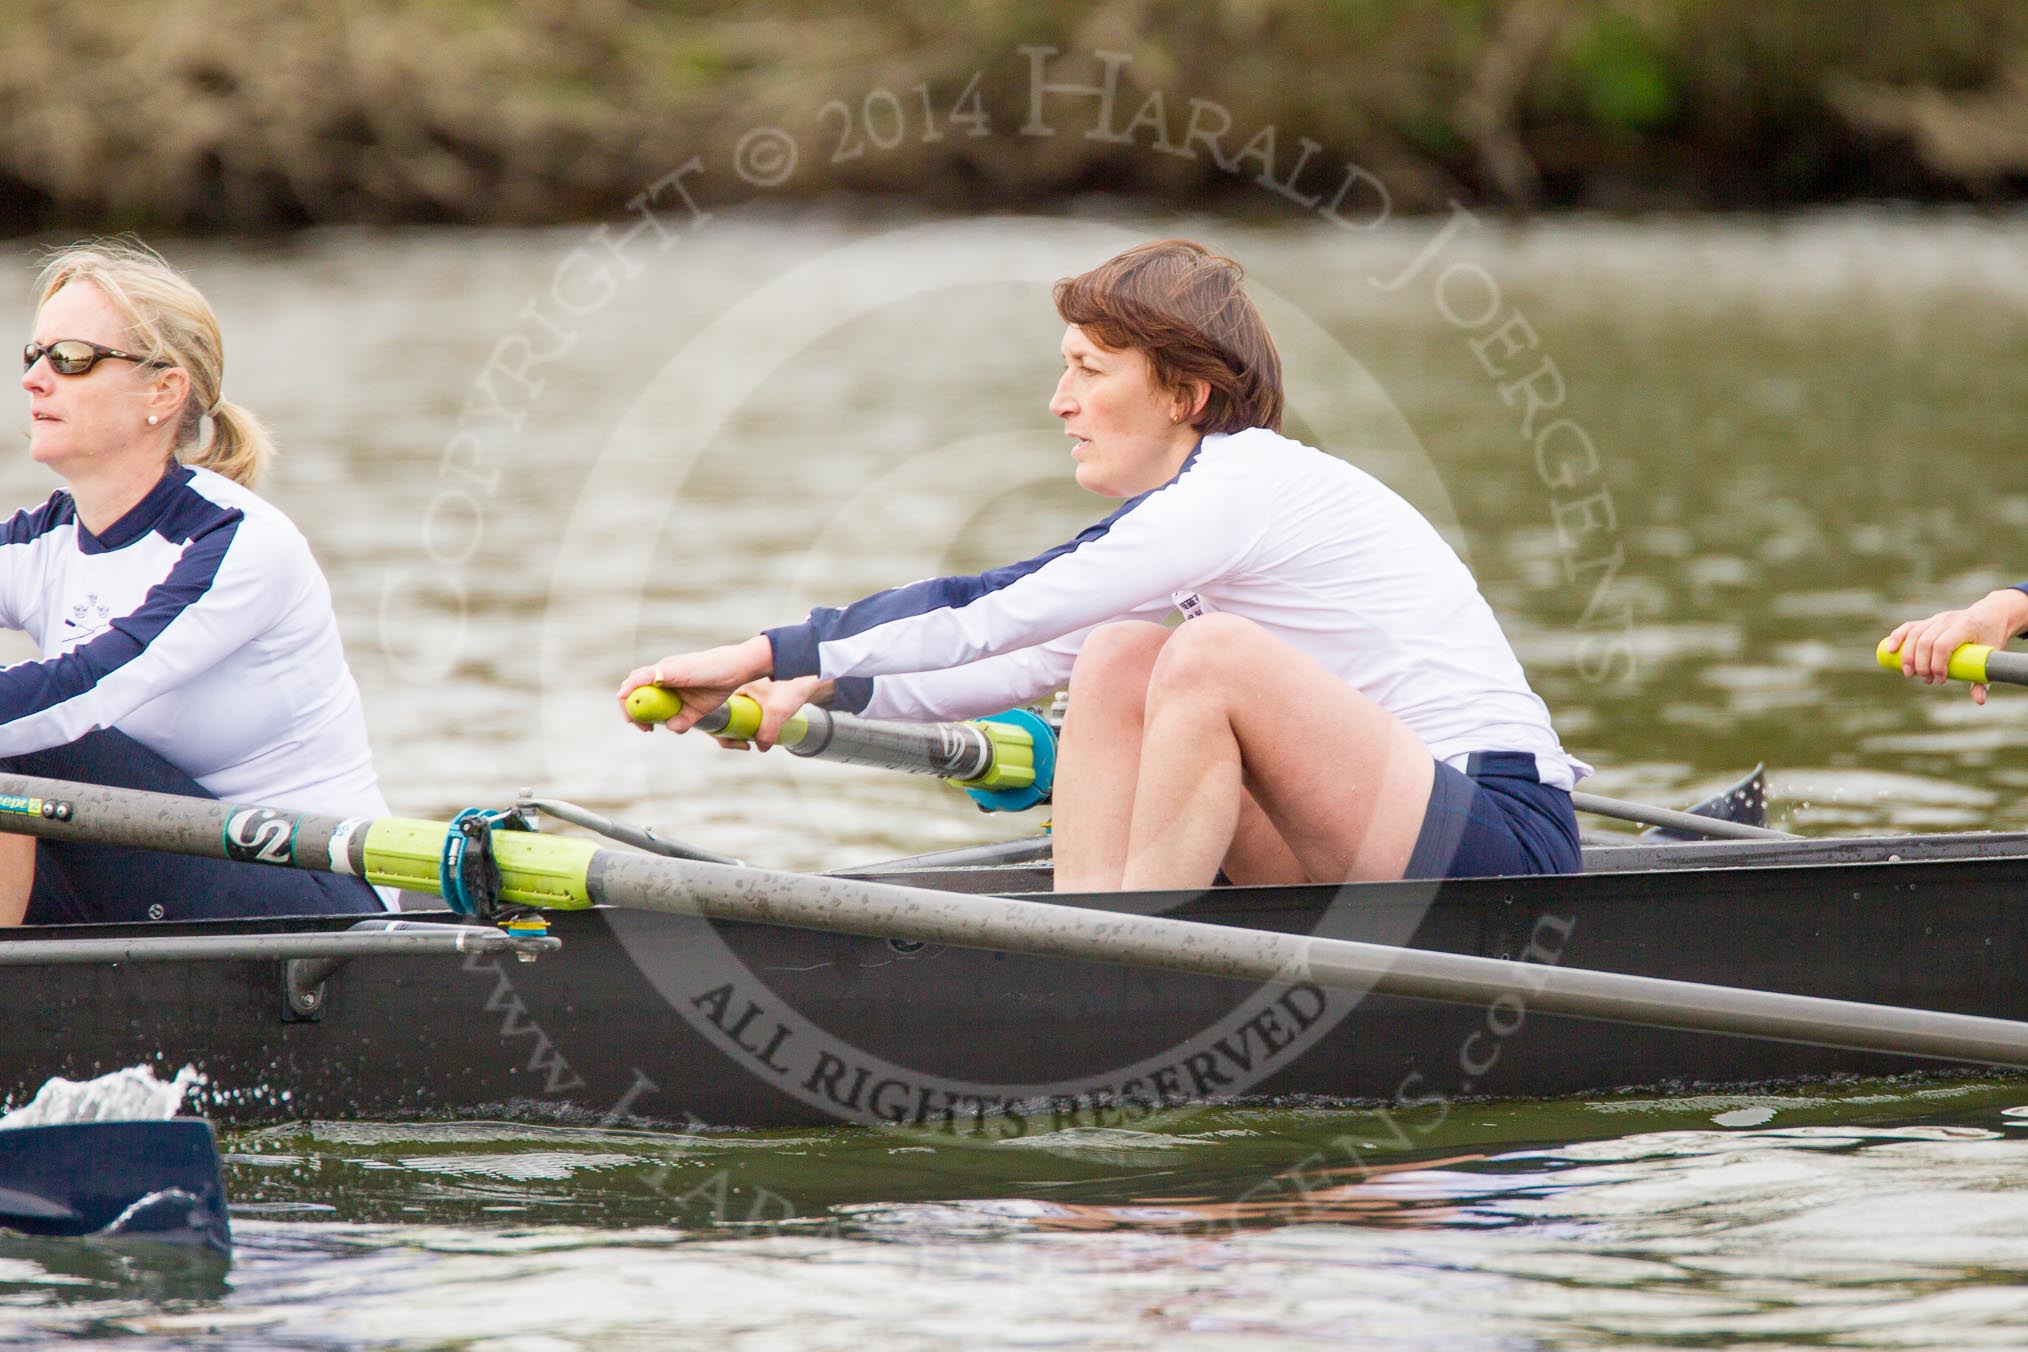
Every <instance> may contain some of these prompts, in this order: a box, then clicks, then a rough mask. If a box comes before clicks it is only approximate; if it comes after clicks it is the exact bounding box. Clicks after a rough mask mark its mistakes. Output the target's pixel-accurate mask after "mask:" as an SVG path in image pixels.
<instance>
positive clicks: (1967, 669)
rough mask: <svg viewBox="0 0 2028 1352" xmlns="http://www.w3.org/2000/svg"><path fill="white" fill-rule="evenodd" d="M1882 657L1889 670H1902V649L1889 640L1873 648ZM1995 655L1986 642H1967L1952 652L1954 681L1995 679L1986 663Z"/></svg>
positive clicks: (1981, 683)
mask: <svg viewBox="0 0 2028 1352" xmlns="http://www.w3.org/2000/svg"><path fill="white" fill-rule="evenodd" d="M1873 655H1874V656H1875V657H1877V658H1879V659H1880V665H1881V666H1883V667H1886V668H1887V669H1888V670H1889V671H1900V670H1901V650H1900V649H1899V648H1889V647H1888V646H1887V640H1886V639H1884V638H1883V639H1881V640H1880V646H1879V647H1878V648H1875V649H1874V650H1873ZM1992 655H1993V650H1992V648H1991V647H1989V646H1988V645H1986V644H1984V643H1967V644H1965V645H1964V646H1963V647H1962V648H1959V649H1958V650H1957V651H1956V652H1954V653H1952V654H1951V665H1950V677H1951V679H1952V680H1954V681H1974V682H1977V683H1978V684H1980V685H1984V684H1986V683H1987V682H1988V681H1991V680H1992V679H1993V677H1992V676H1990V675H1988V674H1987V671H1986V664H1987V661H1988V659H1990V658H1991V657H1992Z"/></svg>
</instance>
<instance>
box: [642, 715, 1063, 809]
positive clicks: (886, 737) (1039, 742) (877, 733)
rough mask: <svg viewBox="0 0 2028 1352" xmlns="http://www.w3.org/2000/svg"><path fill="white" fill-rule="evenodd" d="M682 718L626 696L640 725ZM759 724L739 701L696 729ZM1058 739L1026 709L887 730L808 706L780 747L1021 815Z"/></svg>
mask: <svg viewBox="0 0 2028 1352" xmlns="http://www.w3.org/2000/svg"><path fill="white" fill-rule="evenodd" d="M682 711H683V701H682V700H681V699H679V698H678V697H677V696H676V694H675V692H674V691H670V690H665V689H663V688H662V687H660V686H654V685H644V686H639V687H637V688H636V689H635V690H634V691H633V693H631V694H630V695H628V696H627V716H628V717H629V718H631V719H633V720H634V721H635V722H637V723H664V722H667V721H668V720H669V719H672V718H674V717H675V716H676V715H677V714H679V713H681V712H682ZM760 720H761V707H760V702H759V701H757V700H755V699H753V698H752V697H751V696H748V695H734V696H733V697H732V698H731V699H729V700H727V701H726V702H725V703H724V704H722V705H720V706H719V707H718V708H716V709H713V710H712V711H711V712H710V713H708V714H706V715H705V716H704V717H703V718H701V719H699V720H698V721H697V723H696V725H695V726H696V729H697V731H699V732H705V733H709V734H710V735H711V736H713V737H730V738H735V739H737V740H739V741H746V740H749V739H751V738H752V737H753V735H754V734H755V733H756V732H758V731H760ZM1053 736H1054V735H1053V734H1052V733H1051V732H1050V731H1049V726H1048V725H1047V724H1046V723H1044V722H1043V721H1042V720H1041V719H1040V718H1038V717H1036V716H1035V715H1033V714H1029V713H1026V712H1024V711H1019V710H1017V711H1014V712H1012V713H1009V714H996V715H994V716H993V717H991V718H982V719H977V720H974V721H972V722H965V723H888V722H883V721H881V720H878V719H871V718H854V717H853V716H852V715H850V714H834V713H832V712H831V711H830V710H829V709H820V708H818V707H816V706H815V705H807V706H805V707H804V708H803V709H801V710H800V711H798V712H797V713H794V714H792V715H790V716H789V718H788V720H787V721H786V722H784V723H783V724H782V731H781V736H780V737H778V738H777V739H776V745H778V746H781V747H785V748H787V749H788V751H789V752H790V753H791V754H793V755H797V756H808V757H814V758H818V759H822V760H832V761H843V762H845V763H846V764H850V765H869V766H872V767H873V768H875V769H879V770H901V771H904V772H906V773H908V774H917V775H937V776H940V777H941V778H944V779H947V780H949V781H950V782H951V783H953V784H955V785H956V786H957V787H959V788H961V789H964V790H965V791H966V792H968V793H970V794H971V795H972V797H973V798H974V799H976V800H977V801H978V802H979V805H980V806H981V807H988V808H994V809H998V810H1012V811H1018V810H1019V809H1021V808H1024V807H1030V806H1032V805H1034V804H1035V803H1038V802H1040V801H1042V799H1044V798H1045V797H1047V796H1048V793H1049V788H1050V777H1051V776H1050V771H1051V770H1052V768H1053V765H1054V760H1055V756H1054V751H1055V747H1054V743H1053Z"/></svg>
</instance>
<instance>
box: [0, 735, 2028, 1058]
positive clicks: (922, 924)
mask: <svg viewBox="0 0 2028 1352" xmlns="http://www.w3.org/2000/svg"><path fill="white" fill-rule="evenodd" d="M0 794H6V795H14V797H12V798H11V799H7V800H4V802H0V807H5V808H6V809H7V810H0V829H4V830H10V831H17V832H27V833H29V834H33V835H37V836H43V837H49V838H58V839H61V838H69V839H80V840H99V841H105V842H109V843H115V844H124V845H131V846H139V847H142V848H148V849H166V850H172V851H176V852H179V853H185V854H198V855H213V856H218V855H225V856H227V857H240V858H244V859H248V860H251V861H254V862H264V863H270V864H278V865H287V866H293V867H297V868H313V869H318V868H329V867H331V864H332V860H333V859H334V857H335V858H337V859H342V860H344V861H346V863H345V865H344V869H345V871H348V872H353V873H361V872H363V873H364V874H365V875H366V876H367V877H368V878H374V879H380V880H393V879H395V878H405V877H411V876H412V877H413V878H414V880H413V881H410V882H406V883H403V884H402V885H406V886H411V887H414V888H415V889H416V890H419V891H434V890H435V887H434V882H435V877H434V874H433V873H432V874H430V875H429V876H428V878H427V880H425V879H424V878H422V877H421V876H420V875H421V874H422V872H423V870H422V869H421V868H420V867H419V866H418V864H417V855H418V853H419V848H420V847H419V845H418V844H417V842H418V841H419V840H421V839H426V838H427V837H428V835H429V833H430V832H432V831H434V832H436V833H437V838H438V839H439V840H441V838H442V833H443V832H444V830H445V829H446V828H445V827H444V825H443V824H442V823H436V822H413V821H406V820H403V819H391V818H382V819H379V820H376V821H373V822H371V823H360V822H344V821H340V820H339V819H337V818H332V817H320V816H313V815H293V816H292V815H289V814H283V813H276V812H271V811H269V810H268V809H263V808H254V807H249V806H246V805H241V804H232V803H218V802H213V801H210V800H207V799H197V798H178V797H173V796H170V795H167V794H156V793H144V792H141V791H139V790H133V789H113V788H105V787H102V786H97V785H83V784H70V783H65V782H62V781H57V780H42V779H34V778H29V777H27V776H21V775H0ZM45 802H46V803H50V804H52V805H54V804H58V803H60V804H62V805H63V810H61V811H54V810H52V811H50V812H48V813H44V812H43V811H42V810H41V809H42V805H43V804H44V803H45ZM270 822H278V823H281V824H282V825H281V826H279V827H277V828H276V829H274V830H269V829H267V826H266V823H270ZM390 823H392V825H391V826H390ZM227 840H237V841H240V842H246V841H249V840H251V841H256V842H262V841H268V842H272V848H268V847H265V846H264V847H263V848H261V849H258V850H255V849H253V847H252V846H251V845H248V844H244V843H242V844H240V845H238V846H236V847H234V848H230V849H229V848H228V847H227V845H226V844H225V843H224V842H226V841H227ZM496 851H497V854H498V858H499V862H500V870H501V876H502V879H503V881H504V882H505V884H506V887H505V891H504V895H505V896H506V898H507V899H509V900H519V901H527V902H530V903H531V904H539V905H549V906H553V907H557V908H560V909H578V908H581V907H583V906H585V905H587V904H590V903H593V902H607V903H610V904H612V905H615V906H624V907H629V908H633V909H637V910H648V911H663V912H668V913H672V914H677V915H699V916H705V917H708V918H711V919H714V920H729V921H743V922H747V923H752V924H765V925H789V926H795V927H798V928H803V929H815V930H828V931H832V932H836V933H842V934H859V935H869V936H874V937H884V938H890V939H904V940H913V941H916V942H920V943H941V944H952V945H956V946H959V947H965V948H979V949H988V950H997V951H1004V952H1015V953H1029V954H1036V955H1039V956H1044V957H1060V958H1072V959H1080V960H1085V961H1092V962H1105V963H1117V964H1124V965H1127V966H1133V967H1153V968H1160V969H1163V970H1167V971H1176V972H1191V973H1197V974H1201V975H1206V976H1215V977H1227V978H1231V979H1235V980H1245V981H1264V982H1294V981H1312V982H1315V983H1317V984H1318V985H1322V986H1331V987H1338V988H1344V989H1351V990H1358V991H1364V990H1368V989H1370V990H1372V991H1375V992H1378V993H1380V994H1384V995H1398V996H1407V997H1412V998H1417V999H1426V1000H1442V1001H1449V1002H1453V1003H1462V1004H1470V1005H1478V1004H1485V1003H1488V1002H1490V1001H1492V1000H1496V999H1498V998H1499V997H1501V996H1502V995H1509V994H1519V995H1522V997H1523V998H1524V999H1525V1000H1526V1001H1527V1004H1528V1006H1529V1008H1530V1009H1531V1010H1534V1011H1537V1012H1541V1013H1554V1014H1572V1015H1578V1016H1581V1017H1586V1018H1599V1019H1610V1020H1615V1021H1618V1022H1624V1023H1641V1024H1652V1025H1656V1026H1660V1027H1668V1028H1686V1029H1697V1030H1702V1031H1705V1032H1718V1033H1738V1034H1745V1035H1751V1036H1755V1037H1770V1038H1776V1039H1781V1040H1786V1041H1794V1042H1809V1043H1816V1044H1821V1045H1824V1046H1831V1047H1842V1048H1848V1049H1852V1050H1856V1051H1869V1052H1889V1053H1898V1054H1902V1055H1909V1056H1926V1057H1938V1058H1943V1059H1947V1060H1958V1061H1974V1062H1980V1063H1984V1064H1990V1065H2007V1066H2028V1024H2022V1023H2014V1022H2010V1021H2007V1020H2003V1019H1988V1018H1980V1017H1975V1016H1971V1015H1963V1014H1946V1013H1936V1012H1931V1011H1925V1010H1909V1009H1895V1008H1890V1007H1887V1006H1883V1005H1868V1004H1858V1003H1853V1002H1848V1001H1842V1000H1824V999H1818V998H1815V997H1811V996H1800V995H1784V994H1779V993H1775V992H1767V991H1750V990H1740V989H1735V988H1731V987H1723V986H1706V985H1701V984H1697V983H1693V982H1684V981H1666V980H1661V979H1658V978H1654V977H1639V976H1629V975H1624V974H1620V973H1613V972H1592V971H1583V970H1579V969H1574V968H1565V967H1555V966H1549V965H1545V964H1538V963H1523V962H1509V961H1505V960H1502V959H1496V958H1481V957H1472V956H1467V955H1461V954H1455V953H1436V952H1429V951H1425V950H1418V949H1400V948H1390V947H1385V946H1381V945H1377V944H1367V943H1358V942H1354V941H1351V940H1344V939H1326V938H1318V937H1315V936H1309V935H1294V934H1280V933H1273V932H1267V931H1257V930H1248V929H1235V928H1230V927H1227V926H1222V925H1207V924H1203V923H1200V922H1195V921H1186V920H1175V919H1170V918H1167V917H1163V916H1150V915H1133V914H1122V913H1118V912H1113V911H1100V910H1091V909H1086V908H1082V907H1070V906H1058V905H1050V904H1047V903H1043V902H1032V901H1018V900H1015V899H1012V898H1007V897H992V896H971V895H963V894H958V893H951V892H937V891H931V890H928V889H923V888H910V887H899V886H895V885H892V884H885V883H876V882H867V881H862V880H858V879H849V878H838V877H829V876H815V877H813V876H809V875H805V874H791V873H774V872H766V871H762V870H758V869H742V868H729V867H726V866H724V865H719V864H707V863H700V862H695V861H691V860H682V859H669V858H664V857H661V856H657V855H647V854H633V853H623V852H620V851H614V850H601V849H596V848H594V847H592V846H591V845H589V844H588V843H587V842H584V841H580V840H570V839H564V838H559V837H550V836H541V835H535V834H533V833H529V832H500V833H499V834H498V838H497V843H496ZM543 898H548V900H542V899H543Z"/></svg>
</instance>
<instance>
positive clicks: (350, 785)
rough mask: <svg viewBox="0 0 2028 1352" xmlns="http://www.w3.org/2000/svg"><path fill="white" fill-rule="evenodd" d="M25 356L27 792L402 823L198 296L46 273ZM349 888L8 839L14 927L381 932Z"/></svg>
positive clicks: (262, 437)
mask: <svg viewBox="0 0 2028 1352" xmlns="http://www.w3.org/2000/svg"><path fill="white" fill-rule="evenodd" d="M36 294H37V298H38V307H37V311H36V316H35V325H34V330H33V334H32V336H31V337H30V339H29V341H28V343H27V344H26V346H25V347H24V348H23V349H22V353H21V359H22V375H21V388H22V390H23V391H25V392H26V394H27V396H28V409H27V412H28V447H29V454H30V455H32V456H33V457H34V458H35V460H36V461H37V462H38V463H40V464H42V465H45V466H47V467H48V468H49V469H50V470H51V471H53V472H54V473H55V474H56V475H57V476H58V477H59V478H60V479H62V480H63V487H62V488H60V489H58V490H57V491H56V492H55V493H54V494H52V495H51V497H50V499H49V501H47V502H45V503H43V504H42V505H41V506H39V507H36V508H33V509H30V510H25V511H20V512H16V513H15V514H14V515H13V516H12V517H11V518H9V519H8V520H7V521H6V523H5V524H4V525H0V624H4V625H6V626H7V627H9V628H12V629H19V630H24V631H26V632H27V633H28V634H29V635H30V636H31V637H32V638H33V639H34V640H35V642H36V644H37V645H38V647H39V648H40V649H41V653H42V655H41V657H40V659H39V660H36V661H30V662H21V663H17V664H15V665H13V666H10V667H5V668H0V766H4V767H6V768H8V769H10V770H12V771H14V772H16V773H20V774H31V775H42V776H48V777H53V778H60V779H77V780H88V781H92V782H95V783H103V784H115V785H121V786H124V787H129V788H143V789H151V790H155V791H158V792H166V793H178V794H185V795H193V796H202V797H213V798H228V799H235V800H239V801H245V802H256V803H262V804H268V805H272V806H275V807H280V808H289V809H296V810H302V811H316V812H329V813H339V814H344V815H357V816H371V815H376V814H379V813H384V812H385V811H386V810H387V805H386V803H385V801H384V800H383V799H382V798H381V795H380V785H379V781H378V779H377V778H376V777H375V775H374V771H373V758H372V755H371V753H370V751H369V749H368V747H367V741H366V720H365V716H364V712H363V710H362V708H361V706H360V700H359V688H358V686H357V685H356V684H355V683H354V681H353V679H352V673H351V671H350V670H349V669H348V668H347V667H346V665H345V654H344V651H343V649H342V647H341V646H340V643H339V637H338V624H337V621H336V619H335V618H334V617H333V615H332V613H331V592H330V588H329V587H328V586H327V585H326V584H325V581H324V575H323V573H322V571H320V570H319V568H318V567H317V562H316V560H315V559H314V558H312V557H311V554H310V547H309V544H308V543H307V542H306V541H305V540H304V539H303V537H302V535H301V533H300V532H298V531H297V530H296V528H295V526H294V525H293V524H291V522H290V521H289V519H288V517H286V516H285V515H283V514H282V513H281V512H280V511H279V510H278V509H276V508H275V507H273V506H271V505H270V504H269V503H267V502H266V501H265V500H263V499H262V498H260V497H258V496H256V495H255V494H254V492H253V489H252V484H253V483H254V481H255V480H256V479H257V478H258V476H259V474H260V472H261V469H262V466H263V465H264V464H265V463H266V462H267V460H268V458H269V456H270V455H271V454H272V447H271V445H270V443H269V441H268V438H267V435H266V433H265V432H263V431H262V430H261V426H260V424H259V423H258V422H257V421H256V420H255V419H254V418H253V416H252V415H251V414H249V413H248V412H247V411H246V410H245V409H242V408H240V407H239V406H237V405H235V404H232V403H230V402H228V401H227V400H226V399H225V398H224V397H223V396H222V394H221V392H220V382H221V380H222V379H223V376H224V369H225V363H224V351H223V348H222V346H221V343H220V338H219V331H218V320H217V318H216V317H215V316H214V315H213V314H212V311H211V307H210V305H209V304H207V303H206V301H205V299H204V297H203V296H202V295H201V294H199V292H198V291H197V289H196V288H195V287H194V286H192V285H191V284H190V282H189V281H187V280H186V279H185V278H184V277H182V276H181V275H180V274H178V273H177V272H176V271H175V270H174V269H172V268H171V267H170V266H169V265H168V264H167V263H165V262H163V261H162V259H161V258H160V257H158V256H157V255H156V254H154V253H153V252H151V251H149V250H147V249H145V248H142V247H139V246H137V245H132V244H126V243H114V242H96V243H88V244H81V245H75V246H72V247H71V248H68V249H64V250H61V251H59V252H58V253H56V254H55V255H53V256H52V257H51V258H50V259H49V260H48V262H47V264H46V265H45V266H44V268H43V269H42V275H41V277H40V279H39V280H38V283H37V287H36ZM380 909H382V904H381V899H380V897H379V895H378V894H377V893H375V892H374V891H373V889H371V888H370V887H368V886H367V885H366V884H365V883H363V882H361V881H359V880H358V879H353V878H324V877H318V876H313V875H310V874H304V873H293V872H288V871H285V870H281V869H273V868H261V867H258V866H253V865H246V864H232V863H227V862H225V861H223V860H209V859H192V858H185V857H181V856H173V855H157V854H152V853H148V852H143V851H136V850H127V849H121V848H116V847H111V846H100V845H90V844H82V843H71V842H64V843H61V844H58V843H52V842H48V841H44V842H41V843H38V842H36V841H35V840H33V839H32V838H30V837H27V836H17V835H4V834H0V924H10V925H11V924H20V923H22V922H23V921H24V920H26V921H27V922H29V923H79V922H90V921H132V920H150V919H152V920H188V919H198V918H209V917H218V916H235V915H300V914H314V913H322V912H333V911H340V912H343V911H360V912H371V911H378V910H380Z"/></svg>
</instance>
